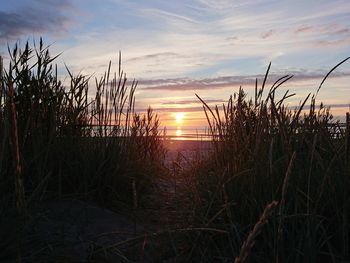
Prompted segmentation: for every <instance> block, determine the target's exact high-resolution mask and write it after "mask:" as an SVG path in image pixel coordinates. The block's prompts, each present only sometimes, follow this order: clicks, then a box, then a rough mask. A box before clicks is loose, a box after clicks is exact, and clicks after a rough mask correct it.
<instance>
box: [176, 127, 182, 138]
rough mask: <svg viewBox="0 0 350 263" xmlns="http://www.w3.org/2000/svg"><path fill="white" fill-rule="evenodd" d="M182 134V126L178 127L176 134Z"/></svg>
mask: <svg viewBox="0 0 350 263" xmlns="http://www.w3.org/2000/svg"><path fill="white" fill-rule="evenodd" d="M181 135H182V130H181V127H177V129H176V136H181Z"/></svg>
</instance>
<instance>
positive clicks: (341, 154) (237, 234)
mask: <svg viewBox="0 0 350 263" xmlns="http://www.w3.org/2000/svg"><path fill="white" fill-rule="evenodd" d="M345 61H346V60H344V61H343V62H345ZM343 62H342V63H343ZM340 64H341V63H340ZM340 64H338V65H337V66H339V65H340ZM269 69H270V66H269V68H268V70H267V72H266V76H265V79H264V80H263V83H262V86H261V88H258V82H256V89H255V90H256V92H255V97H254V98H253V99H247V98H246V94H245V93H244V92H243V90H242V89H240V90H239V92H238V93H237V94H235V95H234V96H233V97H232V96H231V97H230V98H229V100H228V102H227V104H225V105H223V106H222V109H221V110H219V108H218V107H216V108H210V107H209V106H208V105H207V104H206V103H205V101H204V100H202V99H201V98H200V97H198V96H197V97H198V98H199V99H200V100H201V101H202V103H203V108H204V112H205V114H206V116H207V120H208V124H209V126H210V131H211V135H212V139H213V148H214V152H213V154H212V156H211V157H210V158H209V159H208V160H206V164H205V166H201V167H198V169H197V171H195V172H194V173H195V179H194V181H195V182H196V183H197V193H196V195H197V196H199V198H197V199H196V200H197V201H196V202H195V203H194V209H195V221H196V222H197V224H200V225H204V226H207V227H211V228H217V229H221V230H225V231H227V233H228V234H227V235H217V236H213V235H208V234H206V233H202V235H201V236H200V237H196V238H195V245H194V246H193V249H192V252H191V253H192V254H191V255H190V258H195V259H198V258H200V259H201V260H199V261H201V262H213V261H221V262H228V261H231V262H232V259H233V258H235V257H236V256H237V255H238V254H239V251H240V247H241V246H242V244H243V241H244V240H245V239H246V236H247V234H248V232H249V230H250V229H252V226H253V225H254V224H255V222H256V221H257V220H258V218H259V214H260V213H262V211H263V210H264V207H265V206H266V205H267V204H269V203H271V202H272V201H273V200H278V201H279V207H278V209H277V211H276V212H275V214H274V215H273V216H272V217H271V218H270V222H269V223H268V224H266V225H265V226H264V228H263V229H262V230H260V231H259V232H260V234H259V235H255V236H254V241H253V242H252V241H248V240H250V239H251V235H249V236H248V237H247V238H248V239H247V241H245V244H243V247H242V250H245V247H247V245H246V243H247V242H248V243H252V244H254V247H253V246H252V245H250V246H249V247H250V251H249V253H248V252H246V253H245V254H244V256H242V252H241V255H240V256H239V258H237V259H236V261H237V260H238V261H237V262H243V261H244V262H339V261H342V260H348V259H349V233H350V232H349V222H348V218H349V212H350V210H349V205H348V203H349V198H350V196H349V191H348V189H349V187H350V181H349V176H348V175H349V163H348V158H349V152H348V149H347V141H348V137H349V127H347V129H346V130H343V132H342V133H341V134H340V135H339V136H338V138H337V139H335V138H334V134H333V133H332V131H331V129H330V128H329V127H330V126H331V125H333V126H334V125H337V124H336V123H335V124H334V122H332V115H331V114H330V112H329V109H328V108H325V107H324V106H323V105H322V104H320V106H316V95H317V94H316V95H311V94H309V95H308V96H307V97H306V99H305V100H304V101H302V102H301V103H300V106H298V107H297V108H296V109H290V108H288V107H287V106H286V100H287V99H288V98H289V97H290V96H293V94H291V95H289V92H288V91H287V92H286V93H285V94H284V95H283V96H282V97H281V98H278V97H277V95H276V90H277V88H278V87H279V86H280V85H282V84H284V83H285V82H286V81H287V80H288V79H290V77H291V76H288V75H287V76H284V77H282V78H280V79H279V80H277V81H276V82H275V83H274V84H273V85H272V87H271V88H270V89H269V90H266V87H265V85H266V80H267V78H268V72H269ZM332 70H334V69H332ZM328 75H329V74H327V76H328ZM327 76H326V77H327ZM323 82H324V80H323V81H322V83H323ZM320 87H321V86H320ZM318 91H319V89H318ZM318 91H317V92H318ZM264 94H265V95H264ZM307 104H308V105H309V110H306V109H304V107H305V105H307ZM253 232H254V230H253ZM198 243H199V244H198ZM247 254H249V255H247Z"/></svg>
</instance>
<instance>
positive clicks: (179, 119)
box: [175, 112, 185, 124]
mask: <svg viewBox="0 0 350 263" xmlns="http://www.w3.org/2000/svg"><path fill="white" fill-rule="evenodd" d="M184 117H185V113H183V112H176V113H175V119H176V124H181V123H182V122H183V119H184Z"/></svg>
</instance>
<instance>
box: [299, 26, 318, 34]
mask: <svg viewBox="0 0 350 263" xmlns="http://www.w3.org/2000/svg"><path fill="white" fill-rule="evenodd" d="M313 29H314V28H313V27H312V26H301V27H299V28H297V29H296V30H295V33H297V34H298V33H308V32H312V31H313Z"/></svg>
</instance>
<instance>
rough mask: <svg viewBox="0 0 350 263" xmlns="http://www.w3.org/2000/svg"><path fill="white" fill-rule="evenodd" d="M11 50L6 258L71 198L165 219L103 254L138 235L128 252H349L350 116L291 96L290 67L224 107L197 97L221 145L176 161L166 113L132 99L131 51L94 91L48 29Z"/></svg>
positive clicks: (1, 101) (320, 256)
mask: <svg viewBox="0 0 350 263" xmlns="http://www.w3.org/2000/svg"><path fill="white" fill-rule="evenodd" d="M10 56H11V58H10V63H9V65H8V69H5V67H4V66H3V64H2V60H1V59H0V62H1V63H0V85H1V86H0V92H1V93H0V190H1V200H0V203H1V211H0V215H1V218H2V221H1V226H0V231H1V237H2V238H1V243H0V249H1V253H0V258H1V260H12V261H14V260H15V259H16V260H17V261H21V260H23V261H30V260H29V259H28V258H26V255H25V254H23V244H22V242H23V232H22V230H21V228H24V227H26V226H27V225H28V224H29V222H32V221H33V218H35V214H34V213H33V211H34V210H35V209H36V207H37V206H38V205H40V204H42V203H44V202H45V201H47V200H62V199H65V198H67V197H69V198H74V199H80V200H84V201H88V202H93V203H95V204H98V205H100V206H103V207H107V208H110V209H112V210H114V211H123V212H124V213H125V214H133V216H135V217H141V218H142V221H143V223H149V224H154V225H155V229H153V230H152V231H151V232H148V233H147V234H146V235H145V234H140V235H138V234H136V231H135V234H134V236H133V237H131V238H130V239H127V240H124V241H121V242H119V243H117V244H114V245H111V246H109V247H93V249H92V250H93V251H94V252H96V253H94V256H95V255H96V254H98V255H100V254H102V258H103V253H102V252H106V251H109V250H117V251H118V253H120V251H119V250H118V249H119V248H120V247H121V246H124V245H126V244H137V245H136V246H134V247H133V250H131V251H127V252H125V253H124V254H122V255H121V257H120V258H121V259H123V261H122V262H132V261H147V262H162V261H163V260H165V259H172V260H175V261H178V262H237V263H238V262H341V261H344V262H346V260H349V256H350V255H349V253H350V251H349V212H350V211H349V201H350V200H349V198H350V196H349V191H348V189H350V188H349V187H350V179H349V172H350V169H349V168H350V167H349V127H346V130H343V129H340V127H339V126H337V123H335V124H334V122H333V120H332V116H331V114H330V112H329V109H328V108H325V107H323V106H322V104H321V105H320V106H317V105H316V97H317V93H316V94H315V95H312V94H310V95H309V96H307V98H305V100H304V101H303V102H301V104H300V106H299V107H297V108H296V109H290V108H288V107H287V106H286V102H287V100H288V98H289V97H290V96H291V95H289V94H288V93H286V94H284V96H282V97H281V98H278V96H277V92H276V91H277V89H278V88H279V87H280V86H281V85H286V82H287V81H288V80H289V79H290V76H284V77H282V78H280V79H278V80H277V81H276V82H275V83H274V84H273V85H272V87H270V88H267V87H266V82H267V78H268V72H269V68H270V67H269V68H268V70H267V72H266V76H265V79H264V80H263V82H262V85H261V87H258V82H256V83H257V84H256V93H255V97H254V98H253V99H249V98H247V97H246V94H245V93H244V91H243V90H242V89H240V90H239V92H238V93H237V94H235V95H234V96H232V97H230V98H229V100H228V102H227V104H225V105H223V108H222V109H221V110H220V109H219V108H218V107H216V108H210V107H209V106H208V105H207V104H206V102H205V101H203V100H202V99H201V98H200V97H198V98H199V99H200V100H201V101H202V103H203V107H204V114H205V115H206V116H207V120H208V125H209V127H210V135H211V136H212V147H211V150H210V151H209V152H208V153H206V154H199V155H198V156H197V157H194V158H192V159H186V156H182V155H181V153H179V155H178V156H177V158H176V159H175V160H173V161H172V162H170V163H169V164H168V166H165V165H164V156H165V149H164V147H163V141H162V131H160V130H159V120H158V118H157V116H156V115H155V114H154V113H153V111H152V110H151V109H149V110H148V112H147V113H146V114H144V115H141V114H137V113H136V112H135V111H134V103H135V98H134V92H135V89H136V85H137V82H136V81H133V82H131V84H129V85H128V83H129V82H127V79H126V76H125V74H124V73H123V72H122V71H121V62H120V61H119V71H118V72H116V73H115V74H112V73H111V64H110V65H109V67H108V70H107V71H106V73H105V74H104V76H103V77H102V78H100V79H95V86H94V88H95V90H96V93H95V96H94V97H93V98H92V99H90V97H89V96H88V95H89V94H90V92H89V89H90V88H89V85H91V84H89V83H91V79H90V78H89V77H86V76H82V75H78V76H74V75H73V74H72V73H71V72H70V71H69V70H68V69H67V74H68V76H69V79H70V84H69V85H68V87H67V86H64V85H63V84H62V83H61V82H60V81H59V80H58V78H57V73H56V70H55V66H54V65H53V64H52V63H53V61H54V59H55V57H51V56H50V54H49V52H48V48H47V47H44V45H43V43H42V42H41V41H40V44H39V47H38V48H36V49H32V48H30V47H29V45H28V44H27V45H26V46H25V47H24V49H23V50H21V49H19V48H18V47H17V46H16V47H15V48H14V49H13V50H11V52H10ZM345 61H346V60H344V61H343V62H345ZM343 62H342V63H343ZM340 64H341V63H340ZM340 64H339V65H340ZM339 65H337V66H339ZM332 70H333V69H332ZM111 76H113V77H111ZM327 76H328V75H327ZM327 76H326V77H327ZM325 79H326V78H325ZM322 83H323V81H322ZM321 85H322V84H321ZM320 88H321V86H320ZM317 92H318V91H317ZM306 106H307V107H306ZM331 124H332V127H333V128H332V129H333V130H334V129H335V130H337V131H338V135H339V136H338V137H337V138H335V137H334V133H333V131H332V130H331V129H330V125H331ZM189 160H190V161H189ZM48 246H49V247H51V248H52V247H53V248H55V244H49V245H48ZM147 246H150V247H151V248H152V251H153V252H152V253H150V254H149V255H148V256H147V257H146V256H145V255H146V254H147V253H146V252H147V251H149V249H148V250H147ZM53 250H54V249H53ZM154 251H155V252H156V253H154ZM38 253H39V252H38ZM39 254H40V253H39ZM61 256H64V255H61ZM94 256H91V257H90V259H91V262H96V261H97V262H98V260H97V259H96V258H95V257H94ZM39 258H40V257H39ZM63 258H64V259H62V258H61V262H62V261H64V262H71V261H73V260H72V259H69V257H63ZM100 260H102V259H101V257H100Z"/></svg>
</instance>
